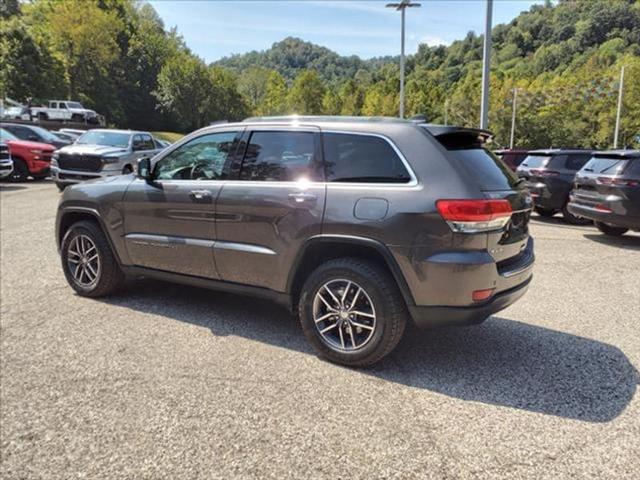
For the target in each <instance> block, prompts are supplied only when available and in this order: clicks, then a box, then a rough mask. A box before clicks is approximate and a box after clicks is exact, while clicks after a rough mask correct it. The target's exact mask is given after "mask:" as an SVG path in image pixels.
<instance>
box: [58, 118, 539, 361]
mask: <svg viewBox="0 0 640 480" xmlns="http://www.w3.org/2000/svg"><path fill="white" fill-rule="evenodd" d="M488 138H489V134H488V132H485V131H480V130H473V129H465V128H457V127H445V126H434V125H427V124H424V123H418V122H413V121H404V120H396V119H356V118H345V117H273V118H261V119H250V120H246V121H245V122H242V123H235V124H223V125H216V126H211V127H207V128H204V129H202V130H198V131H196V132H194V133H192V134H190V135H188V136H187V137H185V138H184V139H182V140H181V141H179V142H178V143H176V144H174V145H172V146H171V147H169V148H167V149H166V150H165V151H163V152H162V153H160V154H159V155H156V156H155V157H154V158H153V159H149V158H144V159H142V160H140V162H139V163H138V172H137V175H135V176H134V175H126V176H119V177H111V178H106V179H104V180H102V181H96V182H90V183H88V184H79V185H75V186H73V187H72V188H70V189H67V190H66V191H65V193H64V194H63V195H62V198H61V200H60V205H59V208H58V215H57V222H56V225H57V228H56V237H57V238H56V239H57V242H58V246H59V250H60V254H61V257H62V268H63V270H64V273H65V276H66V278H67V280H68V282H69V284H70V285H71V286H72V287H73V288H74V289H75V290H76V292H78V293H79V294H80V295H84V296H88V297H98V296H102V295H106V294H108V293H111V292H112V291H114V290H115V289H116V288H117V287H118V286H119V285H120V284H121V281H122V279H123V277H124V276H129V275H131V276H145V277H153V278H158V279H162V280H168V281H175V282H181V283H186V284H190V285H194V286H198V287H209V288H214V289H221V290H227V291H231V292H238V293H245V294H252V295H257V296H260V297H266V298H269V299H272V300H275V301H277V302H279V303H282V304H284V305H286V306H287V308H289V309H290V310H291V311H292V312H294V313H297V314H298V316H299V318H300V322H301V324H302V329H303V331H304V333H305V335H306V336H307V338H308V340H309V341H310V343H311V344H312V345H313V346H314V348H315V349H316V350H317V352H318V353H319V354H320V355H322V356H324V357H325V358H328V359H330V360H332V361H335V362H339V363H342V364H345V365H351V366H364V365H370V364H372V363H374V362H376V361H378V360H380V359H381V358H382V357H384V356H385V355H386V354H388V353H389V352H391V350H393V348H394V347H395V346H396V345H397V343H398V342H399V340H400V338H401V337H402V334H403V331H404V329H405V324H406V322H407V320H408V319H411V320H413V322H415V324H417V325H418V326H421V327H428V326H435V325H469V324H475V323H479V322H482V321H483V320H485V319H486V318H487V317H489V316H490V315H491V314H493V313H495V312H497V311H499V310H501V309H503V308H505V307H507V306H508V305H510V304H512V303H513V302H515V301H516V300H517V299H518V298H520V297H521V296H522V295H523V294H524V293H525V291H526V290H527V287H528V285H529V283H530V281H531V277H532V267H533V263H534V255H533V240H532V239H531V238H530V236H529V232H528V223H529V216H530V212H531V197H530V195H529V193H528V191H527V190H525V189H524V187H522V186H521V185H520V182H519V181H518V179H517V177H515V175H514V174H513V173H512V172H511V171H510V170H509V169H508V168H507V167H506V166H505V165H504V164H503V163H502V162H501V161H499V160H497V159H496V158H495V157H494V156H493V154H491V153H490V152H488V151H487V150H485V149H484V148H483V145H484V143H485V141H486V140H487V139H488Z"/></svg>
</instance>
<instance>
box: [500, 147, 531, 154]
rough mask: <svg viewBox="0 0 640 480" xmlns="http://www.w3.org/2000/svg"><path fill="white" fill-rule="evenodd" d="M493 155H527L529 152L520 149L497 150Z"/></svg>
mask: <svg viewBox="0 0 640 480" xmlns="http://www.w3.org/2000/svg"><path fill="white" fill-rule="evenodd" d="M493 152H494V153H499V154H501V155H502V154H505V153H529V150H525V149H522V148H499V149H498V150H494V151H493Z"/></svg>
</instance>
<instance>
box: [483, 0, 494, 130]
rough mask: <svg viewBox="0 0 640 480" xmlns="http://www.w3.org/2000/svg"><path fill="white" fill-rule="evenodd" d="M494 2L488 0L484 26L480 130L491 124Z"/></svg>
mask: <svg viewBox="0 0 640 480" xmlns="http://www.w3.org/2000/svg"><path fill="white" fill-rule="evenodd" d="M492 13H493V0H487V14H486V16H485V24H484V49H483V52H482V101H481V104H480V128H483V129H484V128H487V126H488V124H489V69H490V67H491V17H492Z"/></svg>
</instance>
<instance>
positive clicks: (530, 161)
mask: <svg viewBox="0 0 640 480" xmlns="http://www.w3.org/2000/svg"><path fill="white" fill-rule="evenodd" d="M549 160H551V157H550V156H548V155H529V156H527V158H525V159H524V161H523V162H522V166H523V167H529V168H544V167H546V166H547V163H549Z"/></svg>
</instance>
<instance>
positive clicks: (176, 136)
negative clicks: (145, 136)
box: [151, 132, 184, 143]
mask: <svg viewBox="0 0 640 480" xmlns="http://www.w3.org/2000/svg"><path fill="white" fill-rule="evenodd" d="M151 134H152V135H154V136H156V137H158V138H160V139H162V140H166V141H167V142H171V143H174V142H177V141H178V140H180V139H181V138H182V137H184V134H183V133H177V132H151Z"/></svg>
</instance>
